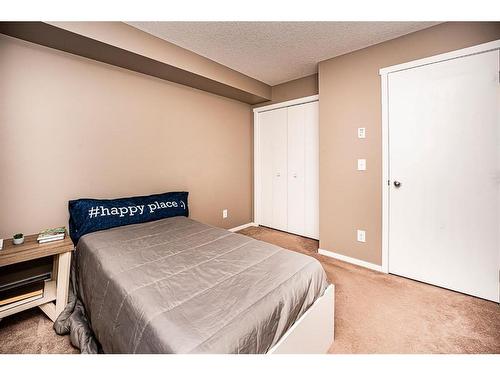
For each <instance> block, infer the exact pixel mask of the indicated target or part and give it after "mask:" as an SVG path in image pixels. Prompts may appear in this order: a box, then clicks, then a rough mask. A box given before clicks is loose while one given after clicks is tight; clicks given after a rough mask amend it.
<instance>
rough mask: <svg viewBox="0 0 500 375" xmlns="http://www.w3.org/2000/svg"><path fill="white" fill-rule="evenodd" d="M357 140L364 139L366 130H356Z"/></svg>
mask: <svg viewBox="0 0 500 375" xmlns="http://www.w3.org/2000/svg"><path fill="white" fill-rule="evenodd" d="M358 138H360V139H364V138H366V128H358Z"/></svg>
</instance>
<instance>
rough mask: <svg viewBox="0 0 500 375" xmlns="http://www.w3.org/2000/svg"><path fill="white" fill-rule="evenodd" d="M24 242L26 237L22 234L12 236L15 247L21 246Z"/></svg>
mask: <svg viewBox="0 0 500 375" xmlns="http://www.w3.org/2000/svg"><path fill="white" fill-rule="evenodd" d="M23 242H24V235H23V234H22V233H16V234H14V236H12V243H13V244H14V245H21V244H22V243H23Z"/></svg>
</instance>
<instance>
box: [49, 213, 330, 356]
mask: <svg viewBox="0 0 500 375" xmlns="http://www.w3.org/2000/svg"><path fill="white" fill-rule="evenodd" d="M73 283H74V291H75V294H74V295H73V296H72V297H71V300H70V304H68V306H67V308H66V309H65V311H64V312H63V313H62V314H61V316H60V317H59V318H58V320H57V321H56V323H55V328H56V331H57V332H58V333H70V334H71V339H72V342H73V344H74V345H75V346H78V347H80V349H81V350H82V352H96V351H97V350H99V349H101V350H102V351H103V352H105V353H266V352H267V351H268V350H269V349H270V348H271V347H272V346H273V345H274V344H276V342H277V341H278V340H279V339H280V338H281V336H282V335H283V334H284V333H285V332H286V331H287V329H288V328H289V327H290V326H291V325H292V324H293V323H294V322H295V321H296V320H297V319H298V318H299V317H300V316H301V315H302V314H303V313H304V312H305V311H306V310H307V309H308V308H309V306H311V304H312V303H313V302H314V301H315V300H316V299H317V298H318V297H319V296H321V295H322V294H323V292H324V291H325V289H326V287H327V280H326V277H325V273H324V271H323V269H322V267H321V265H320V263H319V262H318V261H317V260H315V259H314V258H312V257H309V256H306V255H303V254H299V253H295V252H292V251H288V250H284V249H282V248H280V247H277V246H274V245H271V244H268V243H264V242H261V241H257V240H254V239H252V238H250V237H247V236H243V235H239V234H235V233H231V232H228V231H226V230H223V229H219V228H215V227H211V226H208V225H205V224H201V223H199V222H196V221H194V220H191V219H188V218H185V217H174V218H168V219H164V220H159V221H155V222H150V223H144V224H137V225H130V226H125V227H119V228H114V229H109V230H105V231H101V232H96V233H92V234H88V235H85V236H83V237H82V238H81V239H80V241H79V243H78V246H77V251H76V252H75V259H74V272H73ZM95 339H97V341H96V340H95ZM99 344H100V346H99Z"/></svg>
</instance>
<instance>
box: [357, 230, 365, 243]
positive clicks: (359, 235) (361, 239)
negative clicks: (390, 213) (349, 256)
mask: <svg viewBox="0 0 500 375" xmlns="http://www.w3.org/2000/svg"><path fill="white" fill-rule="evenodd" d="M356 234H357V240H358V242H366V232H365V231H364V230H361V229H358V230H357V232H356Z"/></svg>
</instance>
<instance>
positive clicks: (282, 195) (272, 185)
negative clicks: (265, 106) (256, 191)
mask: <svg viewBox="0 0 500 375" xmlns="http://www.w3.org/2000/svg"><path fill="white" fill-rule="evenodd" d="M259 130H260V168H261V204H260V216H261V217H260V221H261V224H262V225H265V226H269V227H272V228H276V229H280V230H284V231H286V230H287V109H286V108H281V109H276V110H273V111H267V112H262V113H260V114H259Z"/></svg>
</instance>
